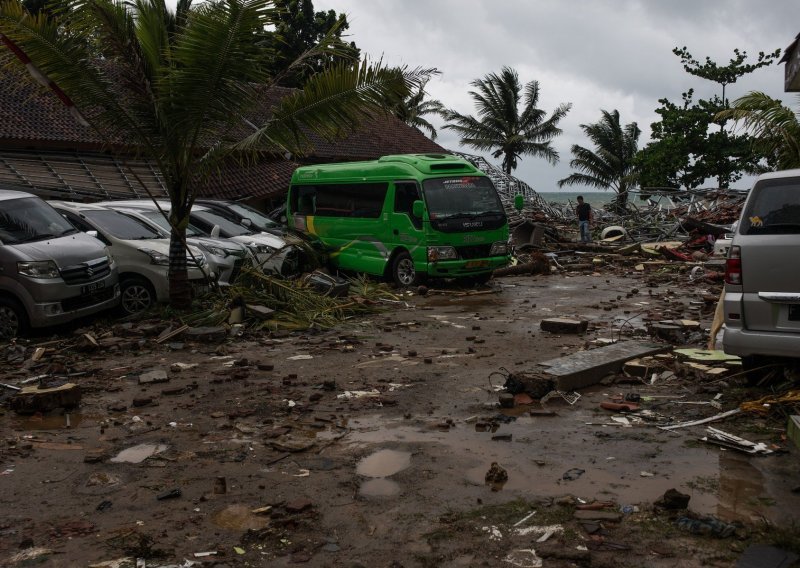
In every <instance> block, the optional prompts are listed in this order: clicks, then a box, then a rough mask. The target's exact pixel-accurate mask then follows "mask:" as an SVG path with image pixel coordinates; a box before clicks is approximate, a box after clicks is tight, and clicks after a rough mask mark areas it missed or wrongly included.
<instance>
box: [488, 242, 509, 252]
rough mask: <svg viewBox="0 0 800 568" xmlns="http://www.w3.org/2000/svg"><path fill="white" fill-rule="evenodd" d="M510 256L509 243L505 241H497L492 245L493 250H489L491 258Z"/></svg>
mask: <svg viewBox="0 0 800 568" xmlns="http://www.w3.org/2000/svg"><path fill="white" fill-rule="evenodd" d="M505 254H508V243H507V242H505V241H497V242H495V243H492V248H491V249H489V256H500V255H505Z"/></svg>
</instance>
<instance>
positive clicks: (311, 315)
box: [182, 268, 398, 330]
mask: <svg viewBox="0 0 800 568" xmlns="http://www.w3.org/2000/svg"><path fill="white" fill-rule="evenodd" d="M396 300H398V297H397V296H395V295H394V294H392V293H391V292H390V291H389V289H388V287H387V286H386V285H384V284H377V283H375V282H373V281H370V280H368V279H367V278H365V277H360V278H355V279H352V280H350V292H349V294H348V295H346V296H343V297H332V296H326V295H324V294H321V293H319V292H318V291H316V290H315V289H314V288H313V287H311V286H310V285H308V284H306V283H304V282H303V280H302V279H298V280H283V279H281V278H279V277H276V276H271V275H268V274H265V273H263V272H261V271H259V270H256V269H248V268H246V269H243V270H242V273H241V274H240V276H239V278H238V279H237V281H236V283H235V284H234V285H232V286H228V287H226V288H223V289H222V295H221V296H214V297H209V298H208V299H207V300H206V301H205V302H204V303H203V309H201V310H198V311H196V312H194V313H191V314H188V315H187V316H185V317H183V318H182V321H183V323H185V324H187V325H192V326H200V325H222V324H224V323H226V322H228V321H229V318H230V317H231V311H232V310H236V309H240V310H241V312H242V318H243V320H242V323H243V324H244V325H246V326H248V327H251V328H261V329H265V328H266V329H290V330H299V329H308V328H310V327H319V328H330V327H334V326H335V325H337V324H339V323H341V322H343V321H346V320H348V319H350V318H353V317H356V316H359V315H365V314H368V313H374V312H376V311H378V310H379V309H380V308H381V307H382V306H383V305H384V303H385V302H393V301H396Z"/></svg>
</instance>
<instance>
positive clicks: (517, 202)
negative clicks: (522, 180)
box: [514, 193, 525, 211]
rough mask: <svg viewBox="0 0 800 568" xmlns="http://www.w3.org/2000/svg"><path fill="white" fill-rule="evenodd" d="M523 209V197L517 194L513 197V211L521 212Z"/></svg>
mask: <svg viewBox="0 0 800 568" xmlns="http://www.w3.org/2000/svg"><path fill="white" fill-rule="evenodd" d="M523 207H525V197H524V196H523V195H522V194H521V193H518V194H516V195H515V196H514V209H516V210H517V211H522V208H523Z"/></svg>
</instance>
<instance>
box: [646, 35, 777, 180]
mask: <svg viewBox="0 0 800 568" xmlns="http://www.w3.org/2000/svg"><path fill="white" fill-rule="evenodd" d="M672 51H673V53H674V54H675V55H676V56H678V57H679V58H680V59H681V62H682V63H683V68H684V69H685V70H686V72H687V73H690V74H692V75H694V76H696V77H701V78H703V79H707V80H709V81H713V82H715V83H717V84H719V85H720V86H721V97H720V96H714V97H712V98H710V99H700V100H698V101H697V102H695V101H694V100H693V99H694V90H693V89H690V90H689V91H688V92H686V93H683V94H682V95H681V97H682V99H683V100H682V103H680V104H675V103H673V102H671V101H670V100H669V99H667V98H663V99H659V101H658V102H659V103H660V104H661V107H660V108H658V109H656V113H657V114H658V115H659V116H660V117H661V120H660V122H655V123H653V124H652V125H651V129H652V136H651V138H652V141H651V142H650V143H649V144H648V145H647V146H646V147H645V148H644V149H643V150H642V151H641V152H640V154H639V155H638V156H637V158H636V164H637V167H638V168H639V171H640V178H639V182H640V184H641V186H642V187H676V186H677V187H680V186H685V187H687V188H694V187H699V186H700V185H702V184H703V183H704V181H705V180H706V179H707V178H716V180H717V185H718V187H722V188H724V187H729V186H730V184H732V183H734V182H736V181H737V180H739V179H740V178H741V177H742V175H743V174H744V173H757V172H758V171H760V170H761V168H762V167H763V165H762V164H761V162H762V160H763V158H764V156H763V154H761V153H759V152H758V151H757V149H756V148H755V147H754V146H753V145H752V144H751V143H750V139H749V137H748V136H747V135H737V134H735V133H733V132H730V131H729V130H727V129H726V128H725V120H724V118H723V115H719V114H718V113H720V112H721V111H723V110H725V109H726V108H727V106H728V103H727V99H726V98H725V90H726V87H727V86H728V85H731V84H733V83H736V82H737V81H738V80H739V79H740V78H741V77H743V76H744V75H746V74H748V73H752V72H753V71H755V70H756V69H759V68H761V67H765V66H767V65H771V64H772V63H773V62H774V61H775V59H776V58H777V57H778V56H779V55H780V50H776V51H775V52H772V53H769V54H765V53H764V52H761V53H759V55H758V58H757V60H756V62H755V63H747V62H746V61H747V53H746V52H744V51H740V50H738V49H734V51H733V52H734V57H733V58H731V60H730V61H729V62H728V64H727V65H724V66H723V65H719V64H717V63H716V62H714V61H712V60H711V59H710V58H709V57H706V59H705V62H704V63H700V62H699V61H698V60H696V59H695V58H694V57H693V56H692V55H691V53H689V51H688V50H687V48H686V47H683V48H681V49H679V48H677V47H676V48H675V49H673V50H672ZM718 116H719V118H717V117H718ZM712 125H716V126H717V127H718V129H717V128H712Z"/></svg>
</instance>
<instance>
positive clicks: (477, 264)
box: [464, 260, 489, 268]
mask: <svg viewBox="0 0 800 568" xmlns="http://www.w3.org/2000/svg"><path fill="white" fill-rule="evenodd" d="M486 266H489V261H488V260H470V261H468V262H467V263H466V264H465V265H464V268H484V267H486Z"/></svg>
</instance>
